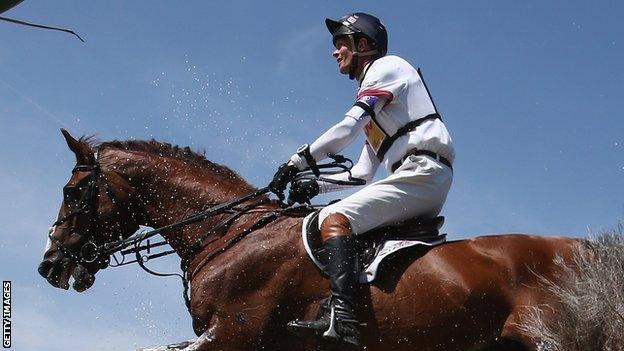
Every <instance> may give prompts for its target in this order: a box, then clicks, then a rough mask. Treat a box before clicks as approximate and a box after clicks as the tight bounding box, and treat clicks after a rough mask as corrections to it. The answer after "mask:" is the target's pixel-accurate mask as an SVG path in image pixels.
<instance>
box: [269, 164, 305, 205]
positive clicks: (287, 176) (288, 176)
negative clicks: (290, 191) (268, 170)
mask: <svg viewBox="0 0 624 351" xmlns="http://www.w3.org/2000/svg"><path fill="white" fill-rule="evenodd" d="M297 172H299V169H298V168H297V166H295V165H289V164H288V163H284V164H282V165H281V166H279V168H278V169H277V172H275V175H274V176H273V180H272V181H271V183H269V190H271V192H273V193H274V194H275V195H277V197H279V198H280V200H282V201H283V200H284V190H285V189H286V185H288V183H290V182H291V181H292V180H293V179H295V176H296V175H297Z"/></svg>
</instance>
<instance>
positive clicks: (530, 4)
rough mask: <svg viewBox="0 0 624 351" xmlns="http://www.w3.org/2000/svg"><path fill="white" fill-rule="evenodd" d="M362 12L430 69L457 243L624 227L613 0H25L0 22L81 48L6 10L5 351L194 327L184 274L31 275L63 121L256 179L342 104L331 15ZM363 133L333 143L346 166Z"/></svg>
mask: <svg viewBox="0 0 624 351" xmlns="http://www.w3.org/2000/svg"><path fill="white" fill-rule="evenodd" d="M357 11H364V12H369V13H371V14H374V15H376V16H378V17H380V18H381V19H382V21H383V22H384V23H385V25H386V27H387V28H388V32H389V53H390V54H395V55H399V56H401V57H403V58H405V59H406V60H408V61H409V62H411V63H412V64H413V65H414V66H416V67H420V68H421V69H422V71H423V74H424V75H425V77H426V80H427V84H428V86H429V89H430V91H431V93H432V95H433V98H434V100H435V102H436V105H437V106H438V109H439V110H440V112H441V114H442V116H443V118H444V121H445V123H446V125H447V128H448V129H449V131H450V133H451V136H452V138H453V141H454V144H455V149H456V153H457V158H456V162H455V164H454V171H455V173H454V174H455V175H454V183H453V186H452V188H451V192H450V193H449V196H448V199H447V202H446V205H445V207H444V209H443V212H442V215H444V216H445V217H446V224H445V227H444V231H445V232H447V233H448V234H449V238H451V239H462V238H471V237H475V236H478V235H483V234H493V233H535V234H541V235H555V234H556V235H568V236H583V237H584V236H587V235H590V234H592V233H594V234H595V233H600V232H601V231H605V230H611V229H613V228H616V227H617V226H618V224H619V223H621V221H622V219H623V218H624V200H623V199H624V145H622V144H623V143H624V137H623V135H622V134H623V132H624V121H623V119H622V118H621V117H622V112H621V107H622V101H624V89H623V87H624V42H623V41H622V40H623V39H622V38H624V28H623V25H622V22H621V18H622V17H623V16H624V3H622V2H621V1H619V2H618V1H592V2H587V1H577V0H567V1H562V0H553V1H547V2H545V1H537V0H528V1H497V2H491V1H481V0H476V1H469V2H467V1H440V0H437V1H395V2H387V1H386V2H383V3H382V2H378V1H357V2H356V1H341V2H336V1H315V2H312V1H306V2H303V1H300V2H296V1H271V2H268V1H266V2H264V1H237V0H232V1H226V2H212V1H184V2H176V3H175V4H173V2H171V1H163V0H154V1H118V0H109V1H78V0H59V1H54V2H52V1H43V0H38V1H37V0H27V1H24V2H23V3H22V4H21V5H19V6H17V7H16V8H14V9H12V10H10V11H8V12H6V13H4V14H3V15H4V16H7V17H12V18H16V19H22V20H28V21H33V22H38V23H42V24H48V25H57V26H64V27H69V28H72V29H74V30H75V31H76V32H78V33H79V34H80V35H81V36H82V37H83V38H84V39H85V40H86V42H85V43H82V42H80V41H79V40H77V39H76V38H74V37H72V36H71V35H67V34H65V33H60V32H51V31H44V30H39V29H32V28H27V27H22V26H17V25H13V24H9V23H5V22H0V43H1V45H0V132H1V134H0V135H1V136H2V137H1V138H0V150H1V151H0V165H1V166H0V199H1V201H0V220H1V222H2V228H1V229H0V252H1V254H0V267H1V268H0V277H1V278H2V280H11V281H12V282H13V318H12V322H13V349H15V350H42V349H45V350H50V351H56V350H67V349H71V350H84V349H89V350H96V351H97V350H110V349H115V350H134V349H136V348H137V347H142V346H148V345H156V344H165V343H174V342H179V341H182V340H185V339H189V338H192V337H193V336H194V334H193V332H192V329H191V323H190V318H189V316H188V313H187V312H186V309H185V307H184V303H183V300H182V298H181V289H182V288H181V284H180V282H179V280H176V279H177V278H156V277H153V276H151V275H147V274H146V273H144V272H143V271H141V270H140V268H138V267H124V268H117V269H107V270H105V271H102V272H100V273H99V274H98V276H97V279H96V282H95V285H94V287H93V288H91V289H90V290H88V291H87V292H84V293H82V294H79V293H76V292H74V291H63V290H59V289H54V288H52V287H51V286H49V285H48V284H47V283H46V282H45V281H44V280H43V279H42V278H41V277H40V276H39V275H38V274H37V272H36V268H37V265H38V264H39V262H40V260H41V258H42V253H43V249H44V246H45V240H46V233H47V228H48V227H49V225H50V224H51V223H52V222H53V221H54V220H55V218H56V215H57V212H58V209H59V206H60V203H61V197H62V196H61V188H62V186H63V185H64V184H65V182H66V181H67V180H68V179H69V177H70V171H71V168H72V167H73V165H74V157H73V154H72V153H71V152H70V151H69V149H68V148H67V146H66V144H65V142H64V140H63V138H62V137H61V134H60V132H59V129H60V128H67V129H68V130H69V131H70V132H71V133H72V134H73V135H74V136H81V135H96V137H97V138H99V139H100V140H111V139H122V140H123V139H151V138H154V139H157V140H161V141H166V142H170V143H173V144H178V145H181V146H190V147H192V148H193V149H195V150H205V152H206V157H207V158H208V159H210V160H212V161H215V162H218V163H221V164H225V165H227V166H229V167H230V168H232V169H233V170H235V171H236V172H238V173H239V174H241V175H242V176H243V177H244V178H245V179H247V180H248V181H249V182H251V183H252V184H254V185H255V186H258V187H260V186H264V185H266V184H267V183H268V181H269V180H270V179H271V177H272V175H273V173H274V171H275V170H276V168H277V166H278V165H279V164H281V163H282V162H284V161H285V160H286V159H287V158H288V157H289V156H290V155H291V154H292V153H293V152H294V151H295V150H296V149H297V147H298V146H299V145H301V144H303V143H306V142H308V143H310V142H312V141H314V140H315V138H316V137H318V136H319V135H320V134H321V133H322V132H324V131H325V130H326V129H327V128H329V127H330V126H331V125H333V124H334V123H336V122H338V121H339V120H341V119H342V118H343V114H344V112H345V111H346V110H347V109H348V108H349V107H350V106H351V105H352V104H353V102H354V96H355V91H356V85H355V83H354V82H353V81H350V80H348V79H347V78H346V77H345V76H342V75H340V74H339V73H338V70H337V65H336V62H335V60H334V59H333V58H332V57H331V52H332V44H331V38H330V35H329V33H328V32H327V30H326V28H325V25H324V19H325V17H332V18H339V17H341V16H342V15H344V14H346V13H350V12H357ZM362 142H363V138H362V137H360V138H359V139H357V140H356V141H355V142H354V144H353V145H352V146H350V147H349V148H347V149H346V150H345V152H344V153H345V154H346V155H348V156H351V157H353V158H357V156H359V150H360V148H361V144H362ZM383 172H384V171H383V170H381V169H380V170H379V173H380V174H379V175H378V177H383V176H384V174H383ZM343 196H344V195H342V194H332V196H331V197H330V196H324V197H322V198H321V199H320V200H319V201H322V200H329V199H331V198H335V197H343ZM153 267H155V268H157V269H162V270H164V271H175V270H176V269H177V267H178V260H177V259H176V258H169V259H165V260H162V261H160V262H155V263H154V265H153Z"/></svg>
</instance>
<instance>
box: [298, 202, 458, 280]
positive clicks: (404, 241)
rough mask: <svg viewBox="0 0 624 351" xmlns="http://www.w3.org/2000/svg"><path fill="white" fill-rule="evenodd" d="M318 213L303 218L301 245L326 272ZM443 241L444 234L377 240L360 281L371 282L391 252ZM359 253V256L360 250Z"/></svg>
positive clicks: (444, 238) (437, 243) (325, 259)
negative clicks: (372, 256)
mask: <svg viewBox="0 0 624 351" xmlns="http://www.w3.org/2000/svg"><path fill="white" fill-rule="evenodd" d="M318 214H319V212H318V211H316V212H314V213H311V214H309V215H308V216H306V217H305V218H304V219H303V226H302V228H301V236H302V240H303V245H304V247H305V250H306V252H307V253H308V256H309V257H310V260H312V262H313V263H314V264H315V265H316V266H317V267H318V268H319V269H320V270H321V271H322V272H323V273H325V274H327V273H326V271H325V266H326V264H327V263H326V262H327V261H328V257H327V255H326V254H325V251H324V249H323V244H322V242H321V237H320V233H319V230H318V227H319V225H318ZM445 241H446V234H441V235H433V236H429V237H417V238H400V239H395V238H392V239H389V240H385V241H381V242H379V245H378V247H377V248H376V250H375V255H374V258H373V259H372V260H370V263H368V264H366V265H364V267H362V271H361V273H360V283H362V284H368V283H371V282H373V281H374V280H375V278H376V277H377V271H378V270H379V267H380V265H381V264H382V262H383V261H384V260H385V259H386V258H388V257H389V256H391V255H392V254H394V253H396V252H398V251H400V250H403V249H407V248H409V247H413V246H416V245H422V246H427V247H432V246H436V245H440V244H442V243H444V242H445ZM359 254H360V256H361V252H360V253H359ZM361 261H362V260H360V262H361Z"/></svg>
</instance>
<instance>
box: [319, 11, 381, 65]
mask: <svg viewBox="0 0 624 351" xmlns="http://www.w3.org/2000/svg"><path fill="white" fill-rule="evenodd" d="M325 24H326V25H327V29H329V32H330V33H331V34H332V37H333V39H332V40H333V42H334V43H336V39H337V38H338V37H341V36H345V35H353V36H354V37H355V39H357V37H358V36H363V37H365V38H367V39H368V41H369V43H370V44H371V46H372V47H373V50H372V51H374V52H371V54H372V53H378V54H379V55H380V56H384V55H385V54H386V52H388V32H386V27H385V26H384V25H383V23H381V21H380V20H379V18H377V17H375V16H372V15H369V14H367V13H363V12H356V13H353V14H349V15H346V16H344V17H342V18H341V19H340V20H339V21H334V20H332V19H329V18H326V19H325ZM354 44H355V41H354ZM354 51H356V52H357V48H354ZM368 53H369V52H366V54H368ZM360 54H363V53H360Z"/></svg>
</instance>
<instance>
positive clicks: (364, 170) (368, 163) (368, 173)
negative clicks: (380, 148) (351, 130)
mask: <svg viewBox="0 0 624 351" xmlns="http://www.w3.org/2000/svg"><path fill="white" fill-rule="evenodd" d="M378 167H379V160H378V159H377V156H375V152H374V151H373V148H372V147H370V145H368V143H366V144H364V148H363V149H362V153H361V154H360V159H359V160H358V162H357V163H356V164H355V165H354V166H353V168H351V178H349V173H348V172H341V173H338V174H333V175H330V176H323V178H329V179H332V180H340V181H348V180H352V179H353V178H357V179H362V180H364V181H366V183H370V181H371V180H373V176H374V175H375V172H376V171H377V168H378ZM318 185H319V192H320V193H328V192H331V191H337V190H342V189H346V188H349V187H351V185H341V184H334V183H330V182H325V181H322V180H319V181H318Z"/></svg>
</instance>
